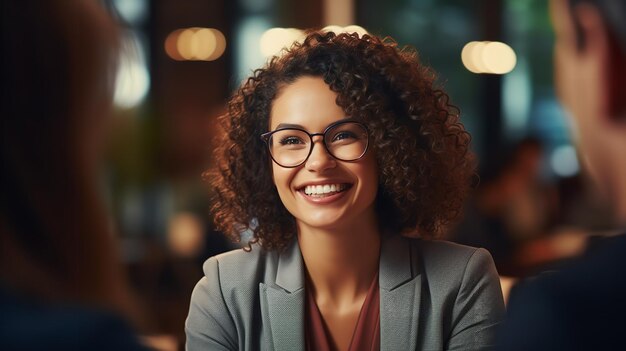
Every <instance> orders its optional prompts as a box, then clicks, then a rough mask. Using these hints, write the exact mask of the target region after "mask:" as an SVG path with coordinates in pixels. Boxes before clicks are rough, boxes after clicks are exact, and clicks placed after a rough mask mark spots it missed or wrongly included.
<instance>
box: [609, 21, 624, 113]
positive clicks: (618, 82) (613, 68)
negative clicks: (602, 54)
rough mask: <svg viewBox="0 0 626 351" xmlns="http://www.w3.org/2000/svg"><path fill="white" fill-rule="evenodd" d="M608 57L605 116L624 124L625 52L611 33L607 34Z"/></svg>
mask: <svg viewBox="0 0 626 351" xmlns="http://www.w3.org/2000/svg"><path fill="white" fill-rule="evenodd" d="M609 55H610V56H609V64H608V67H607V68H606V72H607V74H608V77H607V79H608V80H609V87H608V94H609V101H608V104H607V105H608V106H607V107H608V111H607V112H608V114H607V116H609V117H610V118H611V119H619V120H621V121H622V122H626V52H624V50H623V49H622V45H620V41H619V38H617V36H616V35H615V34H613V32H609Z"/></svg>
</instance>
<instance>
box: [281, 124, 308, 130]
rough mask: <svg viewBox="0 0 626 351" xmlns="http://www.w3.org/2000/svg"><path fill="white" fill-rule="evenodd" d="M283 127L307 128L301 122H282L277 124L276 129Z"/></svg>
mask: <svg viewBox="0 0 626 351" xmlns="http://www.w3.org/2000/svg"><path fill="white" fill-rule="evenodd" d="M281 128H298V129H305V128H304V127H303V126H301V125H299V124H291V123H280V124H279V125H277V126H276V129H281Z"/></svg>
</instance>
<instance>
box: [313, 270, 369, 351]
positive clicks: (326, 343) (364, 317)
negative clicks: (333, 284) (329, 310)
mask: <svg viewBox="0 0 626 351" xmlns="http://www.w3.org/2000/svg"><path fill="white" fill-rule="evenodd" d="M309 284H310V283H309ZM306 295H307V297H306V300H307V301H306V304H305V309H306V312H305V322H304V323H305V328H304V333H305V339H306V349H307V350H308V351H313V350H319V351H332V350H335V348H334V347H333V346H332V345H333V343H332V338H331V337H330V333H329V331H328V330H327V329H328V328H327V326H326V323H324V319H323V317H322V314H321V313H320V310H319V308H318V307H317V304H316V303H315V297H313V293H311V289H307V293H306ZM357 350H358V351H368V350H369V351H378V350H380V297H379V291H378V274H376V277H374V281H372V285H371V286H370V288H369V290H368V292H367V296H366V297H365V302H363V306H362V307H361V312H360V313H359V319H358V320H357V322H356V327H355V328H354V332H353V334H352V340H351V341H350V346H348V351H357Z"/></svg>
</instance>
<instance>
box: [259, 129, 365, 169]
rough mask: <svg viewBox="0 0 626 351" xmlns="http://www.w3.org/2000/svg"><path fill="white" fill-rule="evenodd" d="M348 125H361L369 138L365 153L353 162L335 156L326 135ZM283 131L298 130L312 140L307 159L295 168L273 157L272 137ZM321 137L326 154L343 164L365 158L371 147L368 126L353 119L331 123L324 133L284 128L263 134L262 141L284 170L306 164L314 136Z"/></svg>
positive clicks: (311, 150)
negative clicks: (343, 125) (335, 128)
mask: <svg viewBox="0 0 626 351" xmlns="http://www.w3.org/2000/svg"><path fill="white" fill-rule="evenodd" d="M346 123H355V124H358V125H360V126H361V127H363V129H364V130H365V135H366V136H367V142H366V143H365V149H364V150H363V152H362V153H361V155H360V156H359V157H357V158H355V159H351V160H344V159H341V158H339V157H337V156H335V155H333V153H332V152H331V151H330V149H329V148H328V145H326V133H327V132H328V131H329V130H330V129H332V128H334V127H336V126H338V125H342V124H346ZM283 130H298V131H301V132H304V133H305V134H307V135H308V136H309V139H310V140H311V144H310V145H311V147H309V153H308V154H307V155H306V157H305V158H304V160H302V162H300V163H298V164H297V165H294V166H283V165H282V164H280V163H279V162H278V161H276V159H275V158H274V155H272V151H271V149H272V148H271V146H270V143H269V141H270V138H271V137H272V135H273V134H274V133H277V132H280V131H283ZM317 135H319V136H321V137H322V144H323V145H324V149H326V152H328V154H329V155H330V156H332V157H333V158H334V159H337V160H339V161H343V162H356V161H358V160H360V159H361V158H363V156H365V154H366V153H367V149H368V148H369V145H370V133H369V130H368V129H367V126H366V125H365V123H362V122H360V121H357V120H353V119H342V120H340V121H337V122H334V123H331V124H330V125H328V126H327V127H326V128H324V131H323V132H321V133H309V132H308V131H306V130H304V129H303V128H297V127H284V128H279V129H276V130H272V131H271V132H267V133H263V134H261V139H262V140H263V141H264V142H265V145H267V152H268V153H269V154H270V157H271V158H272V161H274V163H276V164H277V165H279V166H281V167H283V168H296V167H300V166H301V165H303V164H304V163H306V161H307V160H308V159H309V157H310V156H311V153H313V144H314V142H313V137H314V136H317Z"/></svg>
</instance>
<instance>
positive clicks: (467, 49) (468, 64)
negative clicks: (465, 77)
mask: <svg viewBox="0 0 626 351" xmlns="http://www.w3.org/2000/svg"><path fill="white" fill-rule="evenodd" d="M478 45H484V43H483V42H481V41H471V42H469V43H467V44H465V46H464V47H463V50H462V51H461V61H463V65H464V66H465V68H467V70H468V71H470V72H472V73H483V70H481V69H479V68H478V67H477V66H476V63H477V62H478V60H476V58H475V56H474V53H475V52H477V51H478V50H476V46H478Z"/></svg>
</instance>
